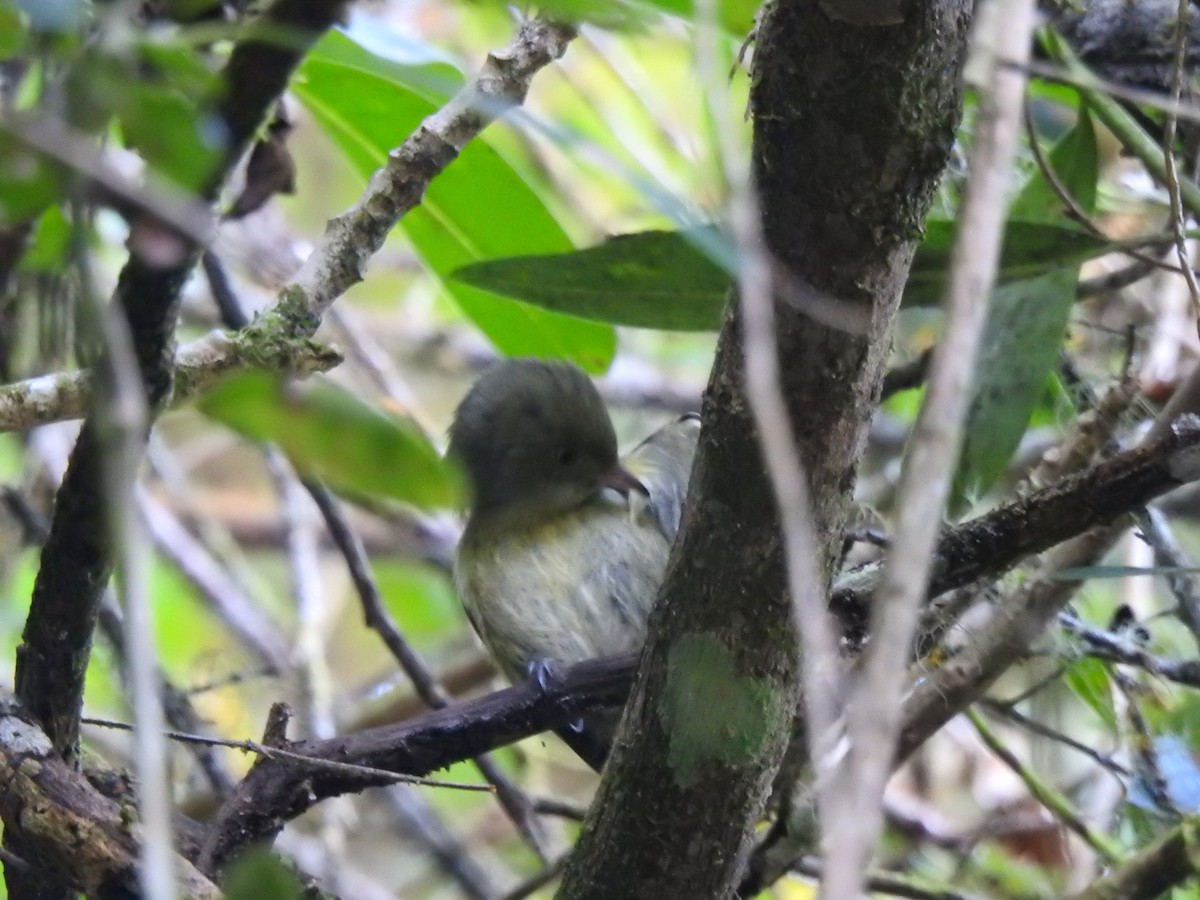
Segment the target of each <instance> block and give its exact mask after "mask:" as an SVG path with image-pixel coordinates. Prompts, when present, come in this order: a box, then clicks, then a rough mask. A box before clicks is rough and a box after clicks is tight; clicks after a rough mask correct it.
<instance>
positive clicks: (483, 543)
mask: <svg viewBox="0 0 1200 900" xmlns="http://www.w3.org/2000/svg"><path fill="white" fill-rule="evenodd" d="M699 433H700V422H699V417H698V416H696V415H695V414H688V415H685V416H683V417H681V418H680V419H678V420H677V421H675V422H672V423H669V424H668V425H666V426H664V427H662V428H660V429H659V430H658V431H656V432H654V433H653V434H651V435H650V436H649V437H648V438H647V439H646V440H644V441H643V442H642V443H641V444H639V445H638V446H637V447H635V448H634V449H633V450H632V451H630V452H629V453H627V454H626V455H625V456H624V457H618V453H617V438H616V433H615V431H614V429H613V424H612V420H611V419H610V418H609V414H608V410H607V409H606V408H605V406H604V402H603V400H602V399H601V398H600V394H599V392H598V391H597V390H596V387H595V385H594V384H593V383H592V381H591V379H590V378H588V376H587V375H586V374H584V372H583V371H582V370H580V369H579V368H578V367H576V366H575V365H573V364H570V363H566V362H560V361H544V360H538V359H526V358H511V359H506V360H502V361H500V362H498V363H496V364H494V365H493V366H492V367H490V368H489V369H487V370H486V371H485V372H484V373H483V374H482V375H481V376H480V377H479V379H478V380H477V381H476V382H475V384H474V385H473V386H472V388H471V389H470V390H469V391H468V392H467V394H466V396H465V397H464V398H463V400H462V402H461V403H460V404H459V406H458V408H457V410H456V411H455V414H454V420H453V423H452V424H451V426H450V433H449V447H448V449H447V456H448V457H449V458H450V459H453V460H455V461H456V462H457V463H458V464H459V465H460V466H461V467H462V469H463V470H464V471H465V474H466V482H467V487H468V494H469V505H468V510H467V518H466V524H465V527H464V529H463V534H462V537H461V539H460V541H459V544H458V548H457V551H456V553H455V560H454V582H455V587H456V589H457V591H458V594H459V597H460V598H461V600H462V603H463V606H464V608H465V610H466V613H467V618H468V619H469V620H470V622H471V625H472V626H473V628H474V629H475V632H476V633H477V634H478V635H479V637H480V639H481V640H482V642H483V644H484V645H485V647H487V649H488V651H489V652H490V653H491V655H492V657H493V658H494V659H495V661H496V663H497V665H498V666H499V668H500V670H501V672H502V673H503V674H504V675H505V676H506V677H507V678H508V679H510V680H511V681H513V682H518V681H521V680H523V679H525V678H528V677H530V676H533V677H536V678H538V679H539V683H543V682H542V681H541V679H542V678H544V677H546V675H547V673H549V672H551V671H553V667H557V666H559V665H570V664H573V663H577V662H581V661H583V660H586V659H591V658H594V657H599V656H608V655H613V654H620V653H628V652H632V651H637V650H639V649H640V648H641V646H642V644H643V643H644V641H645V637H646V623H647V619H648V617H649V614H650V609H651V606H652V605H653V602H654V599H655V596H656V595H657V593H658V587H659V585H660V583H661V582H662V580H663V577H664V575H665V572H666V565H667V557H668V555H669V553H670V549H671V545H672V543H673V542H674V539H675V535H676V533H677V532H678V531H679V527H680V522H681V520H682V516H683V511H684V502H685V499H686V496H687V485H688V480H689V477H690V474H691V468H692V459H693V457H694V455H695V452H696V445H697V441H698V438H699ZM617 718H618V715H617V713H614V712H612V711H600V712H597V713H589V714H588V715H587V716H586V717H585V718H584V720H583V723H582V727H575V728H571V729H563V730H560V732H559V734H560V735H561V736H562V737H563V738H564V740H566V742H567V743H568V744H569V745H570V746H571V747H572V749H574V750H575V751H576V753H578V754H579V755H580V756H581V757H582V758H583V759H584V761H585V762H587V763H588V764H589V765H591V766H592V767H593V768H595V769H597V770H599V769H600V768H601V767H602V766H603V763H604V760H605V758H606V757H607V753H608V749H609V746H610V745H611V740H612V736H613V734H615V730H616V724H617Z"/></svg>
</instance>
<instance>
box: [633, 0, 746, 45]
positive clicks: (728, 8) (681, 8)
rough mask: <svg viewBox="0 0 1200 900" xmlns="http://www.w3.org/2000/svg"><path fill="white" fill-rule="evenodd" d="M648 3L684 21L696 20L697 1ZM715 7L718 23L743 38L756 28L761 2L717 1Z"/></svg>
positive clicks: (666, 0)
mask: <svg viewBox="0 0 1200 900" xmlns="http://www.w3.org/2000/svg"><path fill="white" fill-rule="evenodd" d="M646 3H647V5H649V6H656V7H658V8H659V9H660V10H662V11H663V12H665V13H670V14H671V15H674V16H679V17H680V18H683V19H689V20H694V19H695V18H696V3H695V0H646ZM713 5H715V6H716V13H717V21H718V22H720V23H721V25H722V26H723V27H724V28H725V30H726V31H728V32H729V33H730V34H732V35H736V36H738V37H743V36H744V35H746V34H747V33H748V32H749V31H750V29H751V28H753V27H754V17H755V15H756V14H757V13H758V9H759V7H760V6H761V3H760V0H716V2H715V3H714V4H713Z"/></svg>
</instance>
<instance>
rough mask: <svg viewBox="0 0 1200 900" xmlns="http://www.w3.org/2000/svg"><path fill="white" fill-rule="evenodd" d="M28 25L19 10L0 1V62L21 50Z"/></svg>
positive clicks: (26, 19) (25, 17)
mask: <svg viewBox="0 0 1200 900" xmlns="http://www.w3.org/2000/svg"><path fill="white" fill-rule="evenodd" d="M28 24H29V23H28V18H27V16H25V15H23V14H22V12H21V10H19V9H17V8H16V7H14V6H10V5H8V4H6V3H4V2H2V0H0V60H3V59H9V58H10V57H12V56H13V55H15V54H16V53H17V52H18V51H19V50H20V49H21V47H22V45H24V43H25V34H26V32H27V30H28Z"/></svg>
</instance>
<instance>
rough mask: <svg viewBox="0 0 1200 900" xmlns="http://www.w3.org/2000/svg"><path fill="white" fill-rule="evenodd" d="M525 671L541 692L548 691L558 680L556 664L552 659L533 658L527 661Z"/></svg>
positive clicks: (545, 692)
mask: <svg viewBox="0 0 1200 900" xmlns="http://www.w3.org/2000/svg"><path fill="white" fill-rule="evenodd" d="M526 671H528V673H529V677H530V678H531V679H532V680H533V683H534V684H536V685H537V686H538V690H540V691H541V692H542V693H543V694H547V693H549V692H550V688H551V687H552V686H553V684H554V682H555V681H557V680H558V665H557V664H556V663H555V662H554V660H552V659H535V660H533V661H531V662H530V663H529V665H528V666H527V667H526Z"/></svg>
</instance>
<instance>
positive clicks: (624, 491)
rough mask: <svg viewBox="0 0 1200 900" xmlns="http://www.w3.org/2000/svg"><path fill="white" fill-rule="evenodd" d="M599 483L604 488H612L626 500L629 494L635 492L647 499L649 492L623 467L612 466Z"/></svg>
mask: <svg viewBox="0 0 1200 900" xmlns="http://www.w3.org/2000/svg"><path fill="white" fill-rule="evenodd" d="M600 483H601V484H602V485H604V486H605V487H609V488H612V489H613V490H614V491H616V492H617V493H618V494H620V495H621V496H622V497H626V498H628V497H629V495H630V493H632V492H634V491H636V492H637V493H639V494H641V495H642V496H643V497H649V496H650V492H649V491H648V490H646V486H645V485H644V484H642V483H641V482H640V481H638V479H637V478H636V477H635V476H634V475H632V474H631V473H630V472H629V470H628V469H626V468H624V467H623V466H619V465H618V466H614V467H613V468H612V470H611V471H609V473H608V474H607V475H605V476H604V477H603V478H601V479H600Z"/></svg>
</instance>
